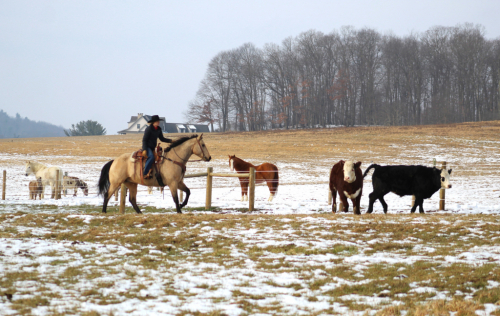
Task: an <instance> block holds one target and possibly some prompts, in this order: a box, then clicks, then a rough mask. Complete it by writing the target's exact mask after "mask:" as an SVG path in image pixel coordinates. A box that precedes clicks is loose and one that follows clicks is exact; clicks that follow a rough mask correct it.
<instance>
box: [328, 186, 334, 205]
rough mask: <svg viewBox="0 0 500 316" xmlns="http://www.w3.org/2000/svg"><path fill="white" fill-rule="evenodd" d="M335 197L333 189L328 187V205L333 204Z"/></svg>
mask: <svg viewBox="0 0 500 316" xmlns="http://www.w3.org/2000/svg"><path fill="white" fill-rule="evenodd" d="M332 201H333V197H332V190H330V189H328V205H332Z"/></svg>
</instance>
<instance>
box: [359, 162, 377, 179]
mask: <svg viewBox="0 0 500 316" xmlns="http://www.w3.org/2000/svg"><path fill="white" fill-rule="evenodd" d="M377 167H380V166H379V165H377V164H371V165H370V166H368V168H366V170H365V173H363V179H364V178H365V177H366V175H367V174H368V171H370V169H372V168H377Z"/></svg>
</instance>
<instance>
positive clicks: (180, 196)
mask: <svg viewBox="0 0 500 316" xmlns="http://www.w3.org/2000/svg"><path fill="white" fill-rule="evenodd" d="M183 201H184V191H182V190H179V203H182V202H183Z"/></svg>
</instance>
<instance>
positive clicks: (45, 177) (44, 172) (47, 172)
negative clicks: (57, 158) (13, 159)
mask: <svg viewBox="0 0 500 316" xmlns="http://www.w3.org/2000/svg"><path fill="white" fill-rule="evenodd" d="M25 169H26V176H28V175H30V174H32V173H33V174H35V177H36V178H37V179H38V178H42V198H44V191H45V186H47V185H50V187H51V188H52V195H51V198H52V199H53V198H54V197H55V193H56V181H59V196H61V189H62V183H63V182H62V181H63V172H62V169H61V168H59V167H47V166H45V165H43V164H41V163H38V162H30V161H28V162H27V163H26V166H25ZM57 170H59V179H57V177H56V171H57Z"/></svg>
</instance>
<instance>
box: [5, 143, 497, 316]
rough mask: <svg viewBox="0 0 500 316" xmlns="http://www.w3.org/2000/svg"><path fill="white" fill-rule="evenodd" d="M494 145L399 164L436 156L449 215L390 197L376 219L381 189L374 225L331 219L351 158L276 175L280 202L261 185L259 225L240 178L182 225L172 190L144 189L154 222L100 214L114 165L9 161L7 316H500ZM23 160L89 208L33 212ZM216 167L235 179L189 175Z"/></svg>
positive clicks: (431, 152)
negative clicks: (333, 173)
mask: <svg viewBox="0 0 500 316" xmlns="http://www.w3.org/2000/svg"><path fill="white" fill-rule="evenodd" d="M492 146H494V147H495V148H497V147H498V146H499V145H498V142H496V143H495V144H493V145H492ZM485 147H487V144H484V143H483V144H481V146H479V147H478V148H476V149H474V148H472V149H469V150H461V149H457V150H455V151H454V152H451V153H450V152H449V151H448V152H449V153H448V154H443V152H445V151H444V150H443V149H442V148H439V147H438V146H435V145H429V146H428V147H426V148H421V150H420V151H417V152H415V151H413V152H412V157H408V158H404V157H403V158H401V159H399V160H398V161H394V160H392V163H393V164H415V163H421V164H426V165H429V166H430V165H432V159H433V158H437V160H438V161H440V160H446V161H447V162H448V166H449V168H452V169H453V173H452V177H451V181H452V184H453V188H452V189H450V190H446V211H438V199H439V194H438V193H436V194H435V195H434V196H433V197H432V198H431V199H429V200H426V201H425V202H424V209H425V211H426V213H427V214H426V215H423V216H421V215H409V211H410V203H411V197H403V198H400V197H398V196H396V195H394V194H389V195H387V196H386V201H387V203H388V205H389V215H383V212H382V207H381V205H380V204H379V203H376V204H375V209H374V213H375V214H372V215H365V214H364V213H365V211H366V209H367V206H368V194H369V193H370V192H371V191H372V187H371V175H370V176H368V177H367V178H366V179H365V183H364V189H363V197H362V200H361V208H362V213H363V215H361V216H353V215H352V206H351V207H350V213H349V214H344V213H337V214H331V206H329V205H328V203H327V197H328V184H327V183H328V182H327V181H328V176H329V170H330V168H331V166H332V165H333V164H334V163H335V162H336V161H338V160H339V159H340V158H342V157H339V158H332V159H331V160H328V161H314V162H304V163H295V162H287V163H279V162H278V163H277V165H278V167H279V170H280V187H279V193H278V195H277V196H276V198H275V199H274V200H273V202H267V198H268V196H269V191H268V189H267V186H264V185H259V186H257V188H256V202H255V207H256V209H257V210H256V211H255V212H253V213H252V214H248V213H243V212H244V209H245V208H247V207H248V202H241V201H240V198H241V193H240V188H239V184H238V180H237V179H235V178H215V179H214V183H213V185H214V190H213V193H212V205H213V206H214V207H216V208H217V209H216V211H215V212H205V211H202V210H199V209H196V210H185V211H184V213H185V214H182V215H177V214H174V211H173V209H174V203H173V201H172V199H171V196H170V193H169V192H168V191H166V192H165V194H164V196H162V195H161V194H160V192H159V191H157V190H155V191H154V192H153V194H152V195H149V194H148V193H147V191H146V189H145V188H143V189H140V191H139V194H138V197H137V200H138V203H139V206H140V207H141V208H143V209H144V210H145V211H144V213H145V214H144V215H142V216H138V215H136V214H135V212H133V210H132V208H131V206H130V205H129V204H128V202H127V209H126V211H127V215H118V214H116V213H111V214H109V213H108V214H107V215H101V213H100V209H101V205H102V198H101V197H97V196H96V188H95V186H96V183H97V179H98V176H99V173H100V169H101V167H102V166H103V165H104V163H106V161H107V160H108V159H107V158H105V157H90V158H84V157H76V156H75V157H72V156H62V157H55V156H41V155H32V156H28V157H19V156H18V155H12V154H0V161H2V165H1V166H0V168H1V169H6V170H7V174H8V190H7V200H6V201H0V220H1V221H0V279H1V280H0V294H2V293H3V294H4V295H3V296H1V298H0V314H5V315H11V314H12V315H14V314H16V313H17V314H30V313H32V314H34V315H60V314H82V315H146V314H148V315H154V314H158V315H241V314H261V315H265V314H282V315H311V314H317V315H322V314H324V315H326V314H345V315H364V314H365V313H368V314H370V315H372V314H376V313H382V314H385V315H391V314H396V315H397V314H408V313H409V314H412V313H413V314H415V312H416V311H418V309H419V308H420V311H421V312H422V311H423V314H425V308H428V309H429V310H430V309H432V308H442V309H443V310H446V311H451V312H464V311H465V314H467V312H472V313H476V314H478V315H490V314H494V313H498V308H499V306H498V305H496V304H495V303H497V304H498V302H499V301H500V288H499V285H500V265H499V262H500V243H499V240H500V217H498V215H499V214H500V173H499V172H498V167H499V166H500V157H499V155H498V154H497V153H496V151H495V152H494V153H493V154H491V155H487V157H486V158H485V157H484V156H485V155H484V151H485V150H487V148H485ZM19 159H21V160H28V159H29V160H35V161H40V162H43V163H47V164H50V161H53V160H61V161H65V162H66V163H61V164H58V165H59V166H60V167H62V168H63V170H64V171H67V172H68V173H69V175H71V176H76V177H79V178H81V179H83V180H84V181H86V182H87V183H88V184H89V189H90V194H89V196H88V197H84V196H82V192H81V191H78V196H77V197H72V196H71V194H70V195H69V196H66V197H63V198H62V199H61V200H57V201H55V200H50V199H44V200H42V201H38V200H37V201H32V200H29V199H28V188H27V183H28V180H32V179H33V178H34V177H33V176H30V177H26V176H24V166H23V165H22V164H20V163H19V162H18V161H19ZM369 164H370V163H369V162H363V165H362V169H363V170H364V169H365V168H366V167H368V165H369ZM208 166H211V167H213V168H214V171H215V172H228V171H229V167H228V165H227V160H224V159H216V160H215V161H212V162H210V163H197V164H190V165H189V166H188V172H187V173H188V174H189V173H197V172H203V171H205V170H206V167H208ZM185 183H186V184H187V186H188V187H190V188H191V190H192V191H191V193H192V194H191V198H190V201H189V204H188V207H189V208H203V207H204V205H205V178H195V179H186V180H185ZM46 193H48V192H46ZM46 196H48V194H46ZM117 204H118V202H114V200H112V201H111V202H110V205H111V206H116V205H117ZM165 209H166V211H165ZM495 295H496V296H495ZM438 303H439V304H441V305H440V306H441V307H437V305H436V304H438ZM439 304H438V305H439ZM465 314H464V315H465Z"/></svg>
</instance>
